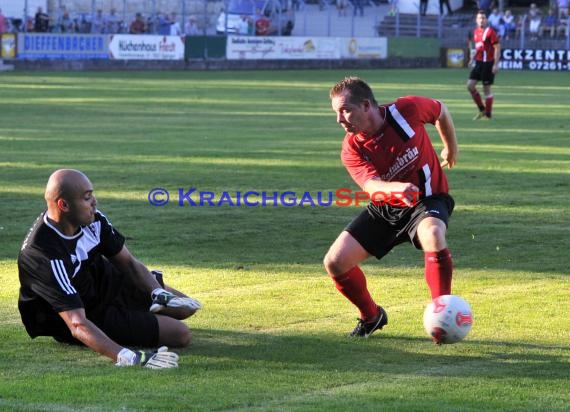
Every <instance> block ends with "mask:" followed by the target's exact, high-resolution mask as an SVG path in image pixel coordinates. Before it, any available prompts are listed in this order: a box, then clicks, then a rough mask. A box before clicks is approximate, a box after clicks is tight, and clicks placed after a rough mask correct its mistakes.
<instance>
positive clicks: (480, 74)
mask: <svg viewBox="0 0 570 412" xmlns="http://www.w3.org/2000/svg"><path fill="white" fill-rule="evenodd" d="M494 64H495V62H494V61H491V62H482V61H479V60H476V61H475V67H473V69H472V70H471V73H469V79H470V80H477V81H480V82H481V83H483V85H484V86H490V85H492V84H493V83H494V82H495V74H494V73H493V65H494Z"/></svg>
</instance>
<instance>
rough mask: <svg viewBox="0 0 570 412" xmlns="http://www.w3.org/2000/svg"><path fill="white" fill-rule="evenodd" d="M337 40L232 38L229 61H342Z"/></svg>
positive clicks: (229, 44) (229, 39) (323, 38)
mask: <svg viewBox="0 0 570 412" xmlns="http://www.w3.org/2000/svg"><path fill="white" fill-rule="evenodd" d="M340 55H341V53H340V39H339V38H336V37H269V36H267V37H265V36H228V42H227V46H226V57H227V58H228V59H229V60H248V59H251V60H263V59H267V60H273V59H276V60H287V59H304V60H310V59H326V60H329V59H331V60H332V59H340Z"/></svg>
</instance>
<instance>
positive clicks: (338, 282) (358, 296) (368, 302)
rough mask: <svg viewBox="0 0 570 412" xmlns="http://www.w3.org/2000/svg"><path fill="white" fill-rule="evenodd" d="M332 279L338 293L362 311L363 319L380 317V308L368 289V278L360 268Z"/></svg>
mask: <svg viewBox="0 0 570 412" xmlns="http://www.w3.org/2000/svg"><path fill="white" fill-rule="evenodd" d="M332 279H333V281H334V283H335V286H336V288H337V289H338V291H339V292H340V293H342V295H343V296H344V297H346V298H347V299H348V300H350V301H351V302H352V303H353V304H354V305H355V306H356V307H357V308H358V309H359V310H360V318H361V319H363V320H367V319H373V318H375V317H376V316H377V315H378V306H377V305H376V303H375V302H374V300H372V297H371V296H370V293H369V292H368V289H367V288H366V277H365V276H364V273H363V272H362V270H360V268H359V267H358V266H355V267H353V268H352V269H350V270H349V271H348V272H346V273H343V274H342V275H340V276H337V277H333V278H332Z"/></svg>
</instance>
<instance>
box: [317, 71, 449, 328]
mask: <svg viewBox="0 0 570 412" xmlns="http://www.w3.org/2000/svg"><path fill="white" fill-rule="evenodd" d="M330 98H331V103H332V108H333V110H334V112H335V113H336V121H337V123H339V124H340V125H341V126H342V127H343V128H344V130H345V131H346V135H345V138H344V141H343V145H342V153H341V158H342V162H343V164H344V166H345V167H346V169H347V170H348V172H349V174H350V175H351V177H352V178H353V179H354V181H355V182H356V183H357V184H358V185H359V186H360V187H361V188H362V189H363V190H364V191H365V192H367V193H369V195H370V196H371V198H373V196H372V195H373V194H374V193H375V192H383V193H401V192H405V193H409V194H410V196H409V197H408V198H404V199H403V201H404V203H405V204H402V205H401V206H395V205H393V204H392V202H383V204H382V205H380V204H379V203H376V204H375V203H374V202H371V203H370V204H369V205H368V207H367V208H366V209H365V210H363V211H362V212H361V213H360V215H358V216H357V217H356V218H355V219H354V220H353V221H352V222H351V223H349V225H348V226H347V227H346V228H345V229H344V231H343V232H342V233H341V234H340V235H339V236H338V238H337V239H336V240H335V242H334V243H333V245H332V246H331V247H330V249H329V251H328V252H327V254H326V256H325V259H324V266H325V268H326V270H327V273H328V274H329V275H330V276H331V278H332V279H333V281H334V283H335V286H336V288H337V289H338V290H339V292H340V293H341V294H343V295H344V296H345V297H346V298H347V299H348V300H349V301H350V302H352V303H353V304H354V305H355V306H356V307H357V308H358V309H359V310H360V319H359V321H358V324H357V325H356V328H355V329H354V330H353V331H352V333H351V334H350V336H359V337H368V336H369V335H370V334H371V333H372V332H374V331H375V330H377V329H381V328H382V327H383V326H384V325H386V324H387V323H388V316H387V314H386V311H385V310H384V309H383V308H382V307H381V306H379V305H378V304H377V303H376V302H375V301H374V300H373V299H372V297H371V296H370V293H369V291H368V288H367V286H366V278H365V276H364V273H363V272H362V270H361V269H360V268H359V266H358V265H359V263H361V262H362V261H363V260H365V259H367V258H368V257H370V256H376V258H378V259H381V258H382V257H383V256H384V255H386V254H387V253H388V252H389V251H390V250H391V249H392V248H393V247H395V246H396V245H398V244H400V243H403V242H406V241H409V242H412V243H413V244H414V246H415V247H416V248H419V249H422V250H423V251H424V255H425V256H424V257H425V278H426V281H427V284H428V286H429V288H430V291H431V296H432V298H435V297H437V296H440V295H444V294H450V293H451V276H452V259H451V254H450V252H449V250H448V249H447V243H446V238H445V234H446V230H447V221H448V218H449V216H450V215H451V212H452V211H453V207H454V201H453V199H452V198H451V196H450V195H449V194H448V184H447V178H446V176H445V174H444V173H443V170H442V166H448V167H450V168H451V167H453V166H454V165H455V162H456V158H457V150H458V149H457V140H456V137H455V127H454V125H453V120H452V118H451V115H450V113H449V111H448V110H447V107H446V106H445V105H444V104H443V103H441V102H439V101H437V100H434V99H429V98H426V97H419V96H408V97H402V98H399V99H397V100H396V101H395V102H393V103H389V104H383V105H378V103H377V102H376V99H375V97H374V94H373V92H372V90H371V89H370V86H369V85H368V84H367V83H366V82H364V81H363V80H361V79H359V78H357V77H347V78H345V79H344V80H342V81H340V82H338V83H337V84H336V85H335V86H334V87H333V88H332V89H331V91H330ZM426 123H431V124H433V125H435V127H436V129H437V131H438V133H439V135H440V137H441V140H442V142H443V150H442V152H441V158H442V159H443V160H442V161H441V164H440V160H439V158H438V156H437V154H436V152H435V150H434V148H433V146H432V144H431V141H430V138H429V135H428V133H427V131H426V129H425V126H424V125H425V124H426ZM418 192H421V193H420V195H419V197H418V196H417V193H418ZM418 198H419V200H418Z"/></svg>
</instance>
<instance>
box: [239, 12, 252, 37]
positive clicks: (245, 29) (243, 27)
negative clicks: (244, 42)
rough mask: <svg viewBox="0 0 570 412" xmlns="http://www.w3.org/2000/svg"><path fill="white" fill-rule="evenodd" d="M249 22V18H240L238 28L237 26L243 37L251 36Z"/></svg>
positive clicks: (243, 16)
mask: <svg viewBox="0 0 570 412" xmlns="http://www.w3.org/2000/svg"><path fill="white" fill-rule="evenodd" d="M249 26H250V25H249V21H248V18H247V16H246V15H245V14H244V15H242V16H241V17H240V19H239V22H238V26H237V33H238V34H242V35H248V34H249Z"/></svg>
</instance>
